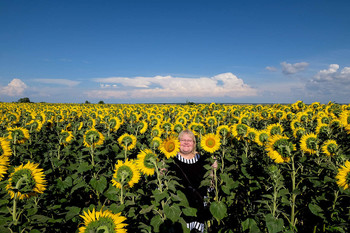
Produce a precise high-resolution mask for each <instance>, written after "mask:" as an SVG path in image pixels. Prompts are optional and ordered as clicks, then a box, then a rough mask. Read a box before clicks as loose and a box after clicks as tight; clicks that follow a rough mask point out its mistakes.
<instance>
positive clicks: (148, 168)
mask: <svg viewBox="0 0 350 233" xmlns="http://www.w3.org/2000/svg"><path fill="white" fill-rule="evenodd" d="M156 162H157V155H156V154H154V153H153V152H152V151H151V150H150V149H146V150H143V151H141V152H140V153H139V154H138V155H137V160H136V164H137V167H138V168H139V170H140V171H141V172H142V173H144V174H146V175H148V176H152V175H153V174H154V171H155V168H156Z"/></svg>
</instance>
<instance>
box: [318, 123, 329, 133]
mask: <svg viewBox="0 0 350 233" xmlns="http://www.w3.org/2000/svg"><path fill="white" fill-rule="evenodd" d="M329 131H330V128H329V125H328V124H324V123H320V124H318V125H317V127H316V133H317V134H325V135H327V134H328V133H329Z"/></svg>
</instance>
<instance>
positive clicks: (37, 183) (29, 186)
mask: <svg viewBox="0 0 350 233" xmlns="http://www.w3.org/2000/svg"><path fill="white" fill-rule="evenodd" d="M38 166H39V164H35V163H31V162H30V161H28V163H27V164H26V165H23V164H22V165H20V166H18V167H15V169H14V172H13V173H11V174H10V176H9V179H8V184H7V185H6V190H7V191H8V193H9V194H10V196H11V198H14V197H15V194H17V198H19V199H20V200H22V199H25V198H30V197H31V196H35V195H36V194H38V193H43V192H44V191H45V189H46V187H45V186H46V180H45V177H44V172H43V169H42V168H38Z"/></svg>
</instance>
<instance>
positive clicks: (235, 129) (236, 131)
mask: <svg viewBox="0 0 350 233" xmlns="http://www.w3.org/2000/svg"><path fill="white" fill-rule="evenodd" d="M231 133H232V135H233V136H234V137H235V138H237V139H238V140H240V139H242V138H243V137H246V136H247V133H248V126H247V125H245V124H235V125H233V126H232V130H231Z"/></svg>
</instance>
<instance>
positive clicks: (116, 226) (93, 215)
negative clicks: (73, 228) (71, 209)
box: [79, 208, 128, 233]
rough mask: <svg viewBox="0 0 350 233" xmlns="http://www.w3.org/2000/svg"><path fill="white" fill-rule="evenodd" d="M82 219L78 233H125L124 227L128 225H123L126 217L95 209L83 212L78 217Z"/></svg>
mask: <svg viewBox="0 0 350 233" xmlns="http://www.w3.org/2000/svg"><path fill="white" fill-rule="evenodd" d="M80 217H82V218H83V219H84V226H82V227H79V233H88V232H115V233H125V232H127V230H126V229H125V227H126V226H127V225H128V224H126V223H123V221H125V220H126V217H124V216H121V215H120V213H117V214H113V213H112V212H110V211H108V210H105V211H103V210H102V209H101V210H100V211H95V208H94V209H93V210H92V211H90V210H88V212H85V211H84V214H83V215H80Z"/></svg>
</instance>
